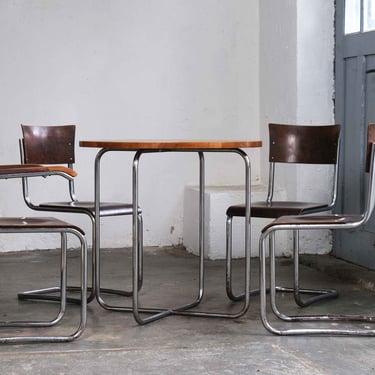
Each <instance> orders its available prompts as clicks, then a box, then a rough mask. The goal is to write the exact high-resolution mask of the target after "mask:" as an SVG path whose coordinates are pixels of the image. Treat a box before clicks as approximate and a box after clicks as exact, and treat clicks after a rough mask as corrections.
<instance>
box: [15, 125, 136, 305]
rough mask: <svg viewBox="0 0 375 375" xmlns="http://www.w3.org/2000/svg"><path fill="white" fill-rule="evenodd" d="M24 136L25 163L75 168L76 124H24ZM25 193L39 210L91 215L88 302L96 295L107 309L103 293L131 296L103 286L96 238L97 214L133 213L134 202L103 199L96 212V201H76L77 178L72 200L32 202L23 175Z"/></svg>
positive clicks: (71, 188)
mask: <svg viewBox="0 0 375 375" xmlns="http://www.w3.org/2000/svg"><path fill="white" fill-rule="evenodd" d="M21 126H22V131H23V135H24V138H23V139H21V140H20V152H21V162H22V163H38V164H44V165H48V164H51V163H53V164H67V165H68V167H69V168H72V167H73V163H74V161H75V155H74V143H75V125H61V126H28V125H21ZM22 182H23V194H24V200H25V203H26V204H27V206H28V207H30V208H31V209H33V210H36V211H48V212H65V213H79V214H85V215H87V216H88V217H89V218H90V221H91V226H92V262H91V268H92V283H91V287H89V288H88V290H89V291H90V295H89V296H88V302H90V301H92V300H93V299H95V298H96V300H97V301H98V303H99V304H100V305H101V306H102V307H103V308H105V309H109V310H110V309H111V306H110V305H109V304H107V303H106V302H105V301H104V299H103V297H102V294H116V295H120V296H125V297H129V296H131V295H132V292H131V291H124V290H114V289H106V288H102V287H101V280H100V279H101V278H100V274H101V270H100V242H99V241H97V240H96V237H97V236H98V233H99V232H98V231H100V227H99V226H98V225H96V218H97V217H98V216H97V215H100V216H101V217H108V216H122V215H132V205H131V204H127V203H120V202H102V204H101V207H100V210H99V212H95V203H94V201H92V202H89V201H79V200H77V197H76V193H75V187H74V180H73V179H70V180H69V195H70V199H71V200H70V201H66V202H46V203H37V204H36V203H33V202H32V200H31V197H30V193H29V184H28V179H27V178H23V181H22ZM137 217H138V221H139V227H140V228H142V216H141V210H140V209H139V208H138V209H137ZM139 275H140V280H139V282H138V285H139V288H141V286H142V272H141V270H140V272H139ZM78 290H79V287H76V286H68V291H72V292H75V291H78ZM19 297H20V298H21V299H25V298H32V299H44V300H45V299H49V300H58V298H57V297H56V296H52V295H48V294H47V295H45V294H41V293H33V294H32V295H30V294H24V293H20V294H19ZM67 300H68V302H72V303H81V301H80V300H79V299H77V298H74V297H68V298H67Z"/></svg>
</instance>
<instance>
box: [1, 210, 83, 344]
mask: <svg viewBox="0 0 375 375" xmlns="http://www.w3.org/2000/svg"><path fill="white" fill-rule="evenodd" d="M0 233H27V234H30V233H58V234H60V235H61V257H60V286H59V287H51V288H46V289H42V290H39V292H40V293H44V292H46V293H58V294H59V301H60V309H59V312H58V313H57V315H56V317H55V318H53V319H52V320H48V321H38V320H34V321H22V320H17V321H1V322H0V328H9V327H22V328H28V332H29V331H30V330H29V328H38V327H51V326H55V325H56V324H58V323H59V322H61V320H62V318H63V317H64V314H65V311H66V284H67V275H66V249H67V234H69V235H73V236H75V237H76V238H78V240H79V242H80V249H81V250H80V253H81V256H80V258H81V266H80V279H81V286H80V289H79V291H80V294H81V299H82V301H83V302H82V303H81V306H80V322H79V326H78V328H77V329H76V331H75V332H73V333H72V334H70V335H59V336H56V335H55V336H52V335H50V336H48V335H47V336H46V335H43V336H42V335H22V334H21V335H15V336H2V337H0V343H1V344H21V343H22V344H23V343H42V342H69V341H73V340H74V339H76V338H78V337H80V336H81V334H82V332H83V330H84V329H85V326H86V319H87V317H86V314H87V313H86V311H87V305H86V298H87V295H86V293H87V244H86V238H85V236H84V234H83V232H82V231H81V230H80V229H79V228H78V227H75V226H73V225H71V224H68V223H66V222H63V221H61V220H57V219H54V218H35V217H33V218H19V217H16V218H0ZM26 293H33V292H32V291H30V292H26Z"/></svg>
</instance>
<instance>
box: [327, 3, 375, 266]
mask: <svg viewBox="0 0 375 375" xmlns="http://www.w3.org/2000/svg"><path fill="white" fill-rule="evenodd" d="M366 1H368V0H366ZM373 3H374V6H375V0H374V1H373ZM344 10H345V1H344V0H338V1H337V2H336V11H337V12H336V80H335V81H336V108H335V111H336V122H338V123H341V124H342V125H343V139H342V156H341V160H340V163H341V164H340V187H341V189H340V195H339V210H340V211H342V212H345V213H360V212H363V209H364V199H365V194H366V176H365V172H364V170H365V145H366V136H367V124H368V123H370V122H375V32H374V31H371V32H358V33H355V34H347V35H345V34H344V19H345V11H344ZM361 14H362V15H363V12H362V13H361ZM361 25H362V28H363V22H361ZM374 243H375V218H374V219H371V220H370V221H369V223H368V224H367V225H366V226H365V227H364V228H361V229H360V230H355V231H354V230H353V231H337V232H336V233H335V236H334V253H335V255H336V256H338V257H340V258H343V259H347V260H349V261H352V262H355V263H357V264H361V265H363V266H366V267H369V268H373V269H375V248H374Z"/></svg>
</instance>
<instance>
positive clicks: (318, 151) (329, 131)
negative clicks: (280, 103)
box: [226, 124, 340, 307]
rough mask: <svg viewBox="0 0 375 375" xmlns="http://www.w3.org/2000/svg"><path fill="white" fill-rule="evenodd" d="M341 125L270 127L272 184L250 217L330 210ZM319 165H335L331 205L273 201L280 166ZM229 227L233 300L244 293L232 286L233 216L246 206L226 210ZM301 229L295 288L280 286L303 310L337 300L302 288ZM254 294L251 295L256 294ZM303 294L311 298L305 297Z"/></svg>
mask: <svg viewBox="0 0 375 375" xmlns="http://www.w3.org/2000/svg"><path fill="white" fill-rule="evenodd" d="M339 144H340V125H315V126H306V125H283V124H269V181H268V193H267V198H266V200H265V201H261V202H252V203H251V217H258V218H272V219H274V218H277V217H279V216H284V215H302V214H311V213H316V212H323V211H330V210H331V209H332V208H333V207H334V205H335V201H336V193H337V178H338V159H339V148H340V147H339ZM281 163H283V164H291V163H292V164H317V165H332V166H333V185H332V190H331V197H330V201H329V202H309V201H306V202H300V201H287V200H285V201H279V200H274V197H273V195H274V189H275V170H276V165H277V164H281ZM226 214H227V225H226V238H227V239H226V249H227V255H226V259H227V265H226V270H227V273H226V288H227V295H228V297H229V298H230V299H231V300H233V301H238V300H241V299H242V298H243V297H244V296H243V294H238V295H236V294H234V292H233V287H232V223H233V217H237V216H238V217H245V205H244V204H240V205H232V206H230V207H229V208H228V209H227V213H226ZM298 242H299V239H298V230H295V231H293V256H294V283H293V284H294V285H293V288H288V287H283V286H278V287H277V290H278V291H281V292H293V293H294V298H295V301H296V303H297V304H298V305H299V306H301V307H303V306H307V305H310V304H311V303H313V302H316V301H319V300H321V299H326V298H336V297H337V292H336V291H334V290H311V289H302V288H300V286H299V266H298V255H299V249H298ZM257 292H258V291H253V292H252V293H257ZM301 294H305V295H307V296H309V297H305V298H304V299H303V298H302V296H301Z"/></svg>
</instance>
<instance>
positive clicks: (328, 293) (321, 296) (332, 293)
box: [226, 216, 338, 307]
mask: <svg viewBox="0 0 375 375" xmlns="http://www.w3.org/2000/svg"><path fill="white" fill-rule="evenodd" d="M232 236H233V218H232V217H230V216H227V221H226V292H227V296H228V298H229V299H231V300H232V301H235V302H237V301H242V300H243V299H244V297H245V296H244V293H241V294H237V295H236V294H234V292H233V287H232V246H233V241H232ZM269 241H270V248H271V249H272V250H273V246H274V245H273V241H274V236H272V235H271V236H270V237H269ZM272 250H271V251H272ZM293 263H294V281H293V288H290V287H284V286H276V285H275V287H274V290H275V291H278V292H282V293H293V295H294V300H295V302H296V304H297V305H298V306H300V307H306V306H309V305H311V304H312V303H315V302H318V301H321V300H326V299H334V298H337V297H338V293H337V291H336V290H332V289H324V290H321V289H306V288H300V285H299V232H298V231H297V230H294V231H293ZM269 291H270V289H267V293H268V292H269ZM259 292H260V291H259V290H252V291H250V295H252V296H253V295H257V294H259ZM302 294H305V295H313V296H312V297H308V298H305V299H303V298H302V296H301V295H302Z"/></svg>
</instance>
